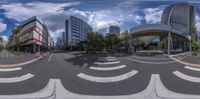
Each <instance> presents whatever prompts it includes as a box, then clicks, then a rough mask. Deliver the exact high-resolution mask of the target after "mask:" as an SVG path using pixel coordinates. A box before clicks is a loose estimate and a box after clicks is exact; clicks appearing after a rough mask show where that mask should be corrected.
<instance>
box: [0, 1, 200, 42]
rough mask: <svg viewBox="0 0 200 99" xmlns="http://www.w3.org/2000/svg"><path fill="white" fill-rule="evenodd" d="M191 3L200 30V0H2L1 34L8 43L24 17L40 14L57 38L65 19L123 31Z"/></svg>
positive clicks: (155, 21) (156, 20)
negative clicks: (169, 8)
mask: <svg viewBox="0 0 200 99" xmlns="http://www.w3.org/2000/svg"><path fill="white" fill-rule="evenodd" d="M180 2H190V3H192V4H194V5H195V6H196V26H197V30H198V32H199V33H200V0H0V36H1V37H3V39H4V41H5V42H7V40H8V37H9V35H11V30H12V29H13V28H14V27H16V26H17V25H19V24H20V23H21V22H23V21H24V20H26V19H28V18H30V17H32V16H38V17H39V18H40V19H42V20H43V21H44V23H45V24H46V25H47V26H48V29H49V32H50V36H51V37H52V38H53V40H54V41H56V39H57V37H59V36H60V35H61V32H63V31H64V26H65V25H64V22H65V21H64V20H65V19H67V18H68V17H69V16H70V15H73V16H76V17H79V18H81V19H83V20H84V21H86V22H87V23H88V24H90V25H91V26H92V27H93V30H94V31H98V32H101V33H103V34H106V33H107V32H108V27H109V26H110V25H116V26H119V27H120V28H121V32H123V31H125V30H129V29H130V28H133V27H135V26H138V25H143V24H159V23H160V20H161V16H162V12H163V10H164V8H165V7H167V6H169V5H171V4H175V3H180Z"/></svg>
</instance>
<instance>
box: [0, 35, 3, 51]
mask: <svg viewBox="0 0 200 99" xmlns="http://www.w3.org/2000/svg"><path fill="white" fill-rule="evenodd" d="M2 48H3V38H2V37H0V50H1V49H2Z"/></svg>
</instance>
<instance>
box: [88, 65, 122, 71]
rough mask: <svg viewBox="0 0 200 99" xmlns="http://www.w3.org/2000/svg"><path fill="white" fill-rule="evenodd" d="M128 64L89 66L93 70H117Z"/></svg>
mask: <svg viewBox="0 0 200 99" xmlns="http://www.w3.org/2000/svg"><path fill="white" fill-rule="evenodd" d="M125 67H126V65H120V66H115V67H93V66H91V67H89V69H92V70H99V71H109V70H117V69H121V68H125Z"/></svg>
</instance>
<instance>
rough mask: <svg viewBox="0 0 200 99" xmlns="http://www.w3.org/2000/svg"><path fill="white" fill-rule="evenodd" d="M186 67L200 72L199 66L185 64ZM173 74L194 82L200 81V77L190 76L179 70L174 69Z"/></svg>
mask: <svg viewBox="0 0 200 99" xmlns="http://www.w3.org/2000/svg"><path fill="white" fill-rule="evenodd" d="M184 68H185V69H187V70H190V71H193V72H200V68H197V67H191V66H185V67H184ZM173 74H174V75H175V76H177V77H179V78H181V79H183V80H186V81H189V82H194V83H200V77H194V76H190V75H188V74H185V73H183V72H181V71H178V70H177V71H174V72H173Z"/></svg>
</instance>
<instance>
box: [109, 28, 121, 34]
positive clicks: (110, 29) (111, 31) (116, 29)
mask: <svg viewBox="0 0 200 99" xmlns="http://www.w3.org/2000/svg"><path fill="white" fill-rule="evenodd" d="M109 33H114V34H116V35H120V27H118V26H110V27H109Z"/></svg>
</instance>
